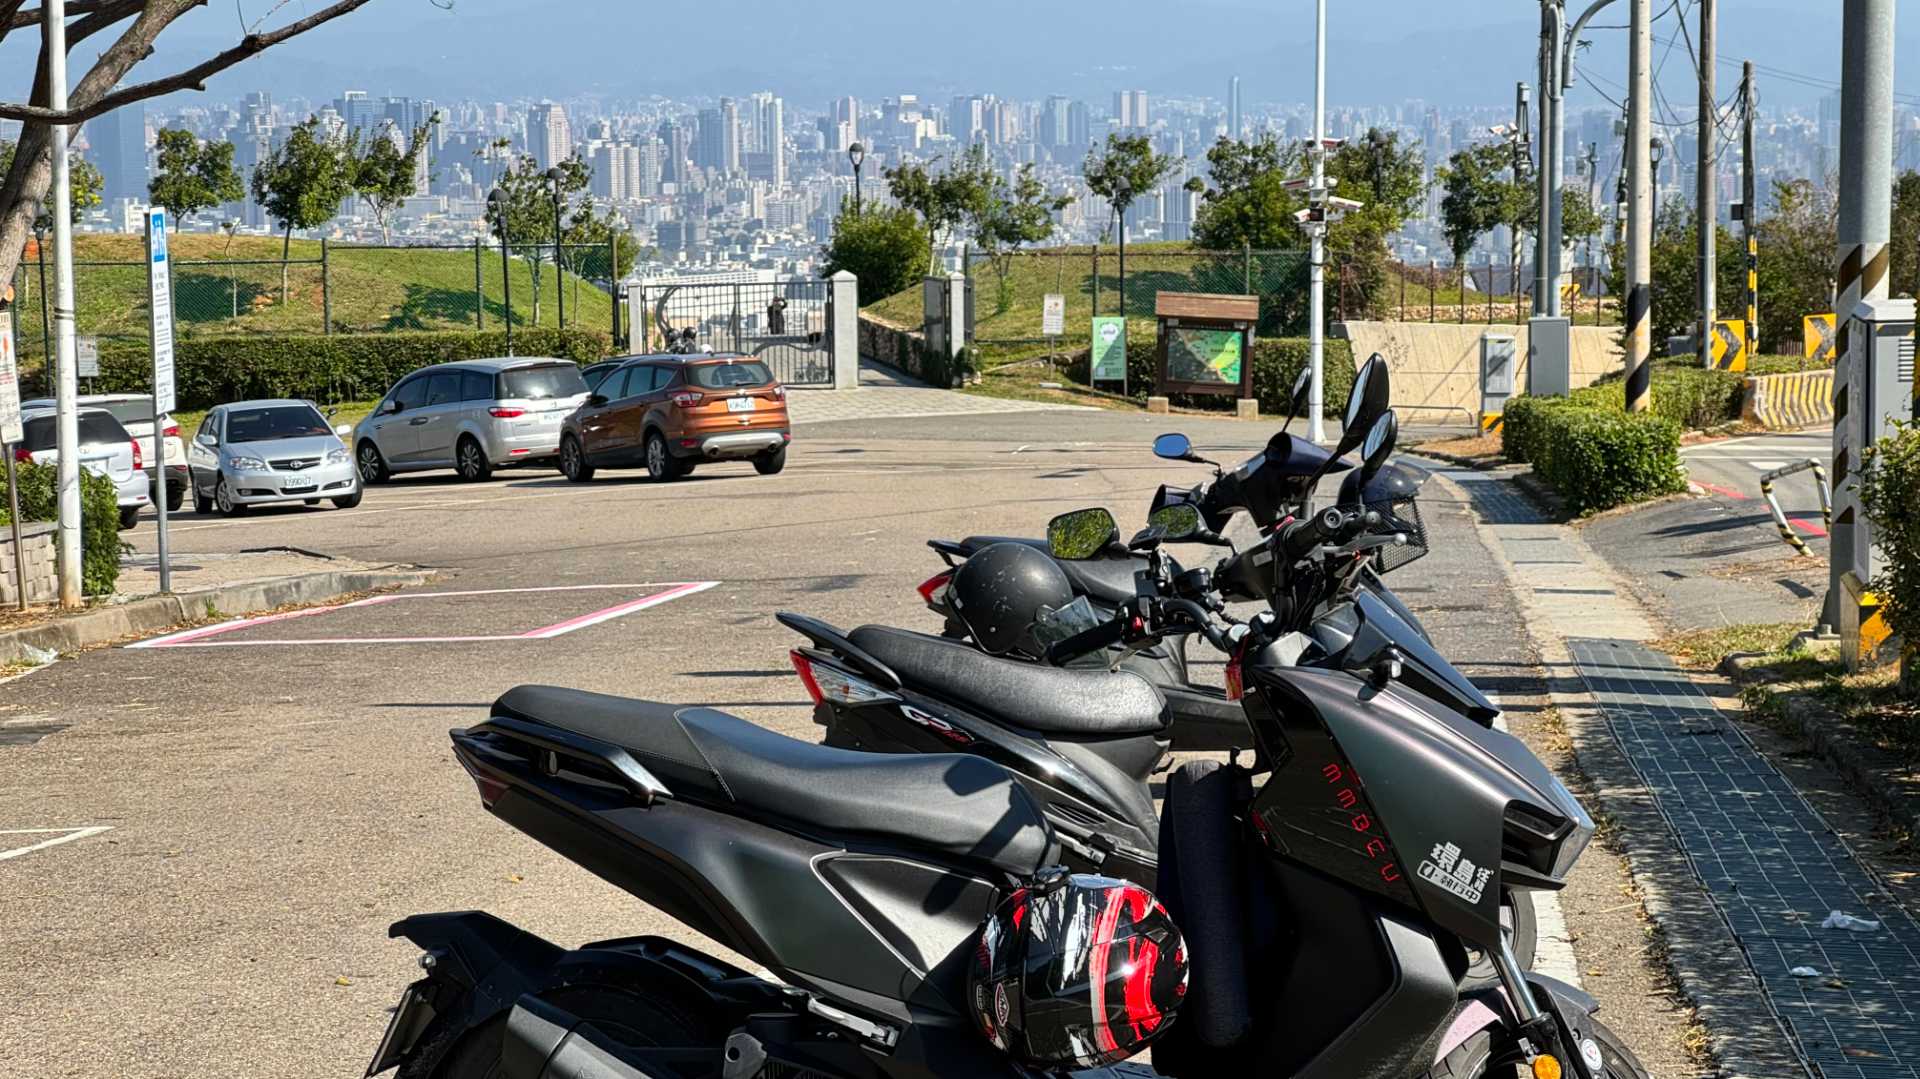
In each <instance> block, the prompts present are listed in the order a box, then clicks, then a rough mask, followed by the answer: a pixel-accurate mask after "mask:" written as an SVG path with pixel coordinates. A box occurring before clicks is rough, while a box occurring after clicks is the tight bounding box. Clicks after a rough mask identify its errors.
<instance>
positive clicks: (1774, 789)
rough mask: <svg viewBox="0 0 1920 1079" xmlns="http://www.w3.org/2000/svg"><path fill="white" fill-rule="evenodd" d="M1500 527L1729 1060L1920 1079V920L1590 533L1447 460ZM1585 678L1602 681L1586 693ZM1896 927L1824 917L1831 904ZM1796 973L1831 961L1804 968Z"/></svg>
mask: <svg viewBox="0 0 1920 1079" xmlns="http://www.w3.org/2000/svg"><path fill="white" fill-rule="evenodd" d="M1440 474H1441V475H1443V476H1444V477H1446V478H1447V479H1448V480H1449V481H1451V482H1453V483H1455V484H1457V485H1458V486H1459V487H1460V488H1462V489H1463V490H1465V491H1466V492H1467V494H1468V496H1469V498H1470V499H1471V500H1472V502H1473V504H1474V506H1475V507H1476V509H1477V511H1478V512H1479V514H1480V517H1481V520H1482V525H1483V528H1484V529H1485V530H1486V531H1487V532H1488V533H1490V534H1491V535H1492V536H1493V537H1494V538H1495V539H1497V540H1498V545H1499V548H1500V550H1501V551H1502V552H1503V553H1504V555H1505V556H1506V561H1507V564H1508V565H1507V570H1508V576H1509V578H1510V580H1511V581H1512V582H1513V584H1514V587H1515V590H1516V592H1518V593H1519V594H1520V595H1521V598H1522V600H1523V602H1525V603H1526V604H1527V605H1528V608H1529V612H1530V615H1531V617H1532V632H1533V634H1534V636H1535V638H1536V642H1537V643H1538V644H1539V645H1540V650H1541V653H1542V658H1543V660H1544V661H1545V662H1546V663H1547V664H1548V665H1549V667H1550V668H1552V669H1557V670H1558V671H1561V672H1565V673H1564V674H1563V675H1561V676H1560V677H1559V678H1558V679H1557V684H1556V685H1555V687H1554V696H1555V700H1556V704H1557V705H1558V706H1559V707H1560V708H1561V710H1562V712H1563V714H1564V715H1565V718H1566V720H1567V725H1568V727H1569V730H1570V731H1571V732H1572V734H1573V736H1574V740H1575V743H1576V746H1577V747H1578V752H1579V755H1580V759H1581V762H1582V765H1583V767H1584V768H1586V770H1587V771H1588V772H1589V774H1590V775H1591V776H1592V778H1593V779H1594V781H1595V785H1596V786H1597V787H1599V788H1600V790H1601V801H1602V803H1603V804H1602V805H1601V806H1599V807H1596V808H1599V809H1601V810H1602V811H1604V812H1605V813H1606V814H1608V815H1609V816H1610V817H1612V818H1613V821H1612V823H1613V824H1614V826H1615V827H1617V828H1618V829H1619V831H1620V834H1621V835H1622V836H1623V837H1631V840H1630V848H1631V849H1630V860H1631V862H1632V864H1633V868H1634V875H1635V877H1636V880H1637V882H1638V883H1640V884H1641V885H1642V887H1643V889H1644V891H1645V893H1646V905H1647V908H1648V910H1649V912H1650V913H1651V914H1653V916H1654V917H1655V918H1656V919H1657V920H1658V921H1659V922H1660V924H1661V926H1662V928H1663V930H1664V931H1665V933H1666V936H1667V938H1668V942H1669V945H1670V952H1671V959H1672V962H1673V965H1674V968H1675V971H1676V973H1677V974H1678V975H1679V977H1680V980H1681V983H1682V985H1683V986H1684V987H1685V989H1686V991H1687V993H1688V995H1689V996H1690V997H1692V998H1693V1000H1694V1001H1695V1003H1696V1004H1698V1005H1699V1007H1700V1011H1701V1018H1702V1020H1703V1021H1704V1022H1705V1023H1706V1025H1707V1027H1708V1032H1709V1036H1710V1038H1711V1039H1712V1042H1713V1047H1714V1050H1715V1052H1716V1054H1717V1055H1718V1056H1719V1058H1720V1060H1721V1062H1722V1064H1723V1066H1724V1067H1725V1069H1726V1072H1727V1074H1729V1075H1736V1076H1748V1077H1752V1079H1779V1077H1783V1076H1789V1075H1808V1076H1818V1077H1820V1079H1891V1077H1895V1076H1901V1077H1911V1076H1916V1075H1920V1021H1916V1016H1915V1014H1914V1010H1915V1008H1916V1007H1920V925H1916V924H1915V922H1914V921H1913V919H1912V918H1910V917H1909V916H1908V915H1907V914H1906V912H1905V911H1904V910H1902V909H1900V908H1899V907H1898V906H1897V905H1896V904H1894V903H1893V902H1892V901H1891V900H1890V899H1889V898H1887V897H1886V896H1885V894H1884V888H1882V887H1881V886H1880V885H1879V884H1878V882H1877V880H1876V878H1875V877H1874V875H1873V873H1872V871H1871V870H1870V869H1869V868H1868V867H1867V866H1866V865H1864V864H1863V863H1862V862H1861V860H1860V859H1859V858H1858V857H1857V856H1856V855H1855V854H1854V852H1853V851H1851V850H1850V849H1848V847H1847V846H1846V844H1845V843H1844V842H1843V841H1842V840H1841V838H1840V837H1839V835H1838V834H1837V833H1836V831H1835V829H1834V828H1833V827H1832V826H1831V825H1830V824H1829V823H1828V821H1827V820H1826V819H1825V818H1824V817H1823V816H1822V815H1821V813H1820V812H1819V811H1818V810H1817V809H1815V808H1814V806H1813V805H1811V804H1810V803H1809V802H1808V801H1807V800H1806V799H1805V798H1804V797H1802V796H1801V794H1800V793H1799V792H1798V791H1797V790H1796V789H1795V788H1794V787H1793V785H1792V784H1791V782H1789V781H1788V780H1787V778H1786V777H1785V776H1783V775H1782V774H1781V773H1780V772H1779V770H1778V769H1776V768H1775V767H1774V765H1773V763H1772V762H1771V761H1769V760H1768V759H1767V758H1766V757H1765V756H1764V755H1762V754H1761V753H1760V752H1759V750H1758V749H1757V748H1756V747H1755V746H1754V745H1753V743H1752V742H1751V741H1749V740H1748V738H1747V737H1746V735H1745V734H1744V732H1743V731H1742V730H1741V729H1740V727H1739V725H1738V724H1736V723H1734V722H1732V721H1731V720H1730V719H1729V718H1728V717H1727V716H1725V715H1723V714H1722V713H1721V712H1720V710H1719V709H1718V708H1717V707H1716V706H1715V704H1714V702H1713V701H1712V700H1711V699H1710V698H1708V696H1707V695H1706V694H1705V693H1704V692H1703V691H1702V689H1701V688H1700V687H1699V686H1698V685H1696V684H1695V683H1694V681H1693V680H1692V679H1691V678H1689V677H1688V676H1687V675H1686V674H1685V673H1684V672H1681V671H1679V670H1677V669H1676V668H1674V666H1673V664H1672V663H1671V662H1670V661H1668V660H1667V659H1666V657H1664V656H1662V655H1660V654H1658V653H1655V652H1653V651H1652V650H1651V649H1649V648H1647V647H1646V646H1645V644H1644V643H1643V642H1645V641H1647V640H1650V639H1652V638H1653V637H1654V636H1656V633H1655V631H1654V628H1653V626H1652V625H1651V623H1650V622H1649V621H1648V619H1647V618H1646V616H1645V614H1644V613H1643V612H1642V611H1641V609H1640V607H1639V605H1638V603H1636V602H1635V601H1633V600H1632V599H1631V598H1629V597H1628V596H1627V595H1626V594H1625V593H1624V592H1623V590H1622V589H1621V588H1620V587H1619V585H1618V583H1617V582H1616V580H1615V579H1614V577H1613V576H1612V575H1611V574H1610V573H1609V572H1608V571H1607V569H1606V567H1605V563H1604V562H1603V561H1602V560H1601V559H1600V558H1599V557H1598V556H1597V555H1596V554H1595V553H1594V552H1593V551H1592V550H1591V549H1590V548H1588V546H1587V544H1586V543H1585V541H1584V540H1583V539H1582V538H1581V536H1580V534H1579V533H1578V532H1576V531H1575V530H1573V529H1569V528H1565V527H1562V526H1557V525H1553V524H1551V523H1549V522H1547V521H1546V520H1545V518H1544V517H1543V516H1542V515H1540V514H1539V513H1538V512H1537V511H1536V510H1535V509H1534V508H1533V506H1532V504H1531V503H1530V502H1528V501H1527V500H1526V499H1524V498H1523V497H1521V496H1520V494H1519V492H1518V490H1517V489H1516V488H1515V486H1514V485H1513V484H1512V483H1511V482H1509V481H1508V480H1507V478H1506V477H1505V476H1503V475H1502V474H1500V473H1480V472H1471V471H1466V470H1453V469H1443V470H1441V473H1440ZM1583 690H1584V692H1582V691H1583ZM1835 910H1838V911H1844V912H1846V913H1848V914H1851V915H1856V916H1859V917H1862V918H1867V919H1871V920H1874V921H1878V922H1879V923H1880V926H1879V928H1878V929H1877V930H1875V931H1873V932H1867V933H1855V932H1849V931H1847V930H1845V929H1826V928H1822V927H1821V923H1822V921H1823V920H1825V919H1826V918H1827V915H1828V914H1829V912H1831V911H1835ZM1795 969H1801V970H1803V971H1805V970H1813V971H1815V972H1817V973H1815V974H1814V975H1811V976H1795V975H1794V974H1793V971H1794V970H1795Z"/></svg>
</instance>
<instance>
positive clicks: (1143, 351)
mask: <svg viewBox="0 0 1920 1079" xmlns="http://www.w3.org/2000/svg"><path fill="white" fill-rule="evenodd" d="M1310 352H1311V343H1310V342H1308V341H1307V340H1306V339H1305V338H1300V337H1276V338H1262V339H1258V340H1255V341H1254V343H1253V393H1254V396H1255V397H1256V398H1258V399H1259V401H1260V414H1261V415H1263V416H1285V415H1286V414H1287V409H1288V408H1289V407H1291V406H1292V403H1293V379H1294V376H1296V375H1298V374H1299V373H1300V370H1301V369H1302V368H1304V367H1306V366H1307V363H1308V360H1309V358H1310ZM1091 357H1092V353H1091V352H1089V351H1085V350H1082V351H1080V352H1078V353H1076V354H1075V355H1074V357H1073V359H1072V360H1071V361H1070V362H1069V363H1068V364H1067V370H1066V373H1067V377H1068V378H1071V379H1073V380H1074V381H1076V382H1080V383H1086V382H1087V368H1088V365H1089V364H1090V362H1091ZM1323 363H1324V366H1325V375H1326V380H1327V385H1326V402H1325V406H1326V414H1327V415H1329V416H1332V417H1335V418H1338V417H1339V416H1340V414H1341V413H1343V412H1345V411H1346V409H1347V395H1348V394H1349V393H1351V392H1352V390H1353V376H1354V374H1355V368H1354V363H1353V345H1352V344H1351V343H1350V342H1347V341H1344V340H1340V339H1338V338H1328V339H1327V342H1326V348H1325V358H1324V360H1323ZM1159 365H1160V356H1159V352H1158V351H1157V346H1156V345H1155V344H1154V343H1153V342H1151V341H1134V342H1130V343H1129V344H1128V345H1127V392H1128V394H1129V395H1130V396H1132V397H1133V398H1134V399H1135V400H1137V401H1145V400H1146V399H1147V397H1148V396H1150V395H1151V394H1152V393H1153V379H1154V375H1155V374H1156V373H1157V372H1158V368H1159ZM1173 403H1174V404H1175V405H1178V406H1180V407H1182V408H1221V409H1231V408H1232V407H1233V398H1231V397H1215V396H1210V395H1205V394H1175V395H1174V396H1173Z"/></svg>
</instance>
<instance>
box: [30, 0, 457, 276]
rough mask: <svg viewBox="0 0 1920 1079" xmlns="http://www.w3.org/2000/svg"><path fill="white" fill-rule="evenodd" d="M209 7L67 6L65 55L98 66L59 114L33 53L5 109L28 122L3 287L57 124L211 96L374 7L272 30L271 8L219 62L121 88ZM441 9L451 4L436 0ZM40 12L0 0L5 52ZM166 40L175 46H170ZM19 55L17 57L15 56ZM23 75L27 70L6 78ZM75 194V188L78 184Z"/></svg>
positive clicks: (38, 192)
mask: <svg viewBox="0 0 1920 1079" xmlns="http://www.w3.org/2000/svg"><path fill="white" fill-rule="evenodd" d="M203 2H204V0H72V2H70V3H68V4H67V16H68V23H67V28H66V38H67V50H68V55H69V56H70V57H72V58H74V59H76V60H79V59H80V58H81V57H87V56H91V57H92V58H93V59H92V60H91V62H86V61H81V62H78V63H75V64H74V65H73V68H72V71H71V74H70V78H71V77H72V76H77V78H74V79H73V80H72V82H71V92H70V93H69V95H68V97H67V107H66V108H65V109H54V108H52V107H50V106H49V104H48V102H49V101H50V98H49V94H48V85H47V71H46V57H47V50H46V49H44V48H39V49H36V50H35V52H36V54H37V55H38V57H39V59H38V61H37V62H36V65H35V67H34V69H33V76H32V80H31V82H30V83H29V84H28V90H27V100H26V101H25V102H10V101H0V120H18V121H20V122H21V125H22V126H21V131H20V143H19V153H18V154H16V155H15V157H14V159H13V161H12V162H11V164H10V166H9V167H8V168H7V170H6V174H5V177H4V179H0V281H6V280H10V279H11V278H12V276H13V272H14V269H15V267H17V266H18V265H19V261H20V252H21V250H22V249H23V247H24V246H25V243H26V238H27V233H28V232H29V231H30V230H31V228H32V225H33V219H34V217H35V216H37V215H38V214H39V213H40V212H41V203H42V202H43V201H44V200H45V198H46V196H47V190H48V188H49V186H50V185H51V183H52V180H53V154H52V146H53V131H52V127H51V126H50V125H53V124H61V125H65V126H68V127H72V126H77V125H79V124H81V123H82V122H84V121H86V120H89V119H92V118H93V117H95V116H99V115H101V114H102V113H106V112H111V111H112V110H114V109H117V108H119V107H121V106H123V105H130V104H132V103H134V102H136V101H144V100H146V99H148V98H153V97H159V96H161V95H162V94H169V93H173V92H175V91H178V90H199V89H204V88H205V85H206V80H207V79H208V78H210V77H212V76H213V75H215V74H218V73H219V72H222V71H225V70H226V69H228V68H230V67H232V66H234V65H235V64H238V63H240V62H241V61H243V60H246V59H248V58H249V57H252V56H256V55H258V54H259V53H261V52H264V51H265V50H267V49H269V48H272V47H273V46H275V45H278V44H279V43H281V42H283V41H287V40H289V39H291V38H294V37H297V36H299V35H301V34H303V33H306V32H307V31H308V30H311V29H313V28H315V27H317V26H322V25H324V24H326V23H329V22H332V21H333V20H335V19H337V18H339V17H341V16H342V15H346V14H348V13H350V12H353V11H355V10H358V9H359V8H360V7H361V6H362V5H364V4H366V3H367V0H334V2H332V3H326V4H323V5H320V6H318V7H317V8H315V9H313V10H312V11H311V13H309V14H303V15H301V16H300V17H299V18H297V19H293V20H291V21H289V22H286V23H283V24H280V25H278V26H275V27H272V28H268V27H267V26H266V22H267V20H268V19H270V18H273V17H274V16H275V15H276V14H278V13H279V12H281V11H282V10H283V9H284V8H285V7H286V5H284V4H279V3H276V4H273V5H272V6H271V7H270V8H269V9H268V11H267V14H266V15H264V16H262V17H261V18H260V19H258V20H256V21H255V22H254V23H253V24H252V25H250V26H247V27H245V28H244V29H243V30H242V32H241V37H240V39H239V40H238V41H237V42H235V43H234V44H233V45H231V46H228V47H227V48H225V49H223V50H221V51H219V52H216V53H213V54H212V55H210V56H208V57H206V58H205V59H203V60H201V61H200V62H198V63H196V64H193V65H192V66H190V67H186V68H183V69H181V70H179V71H176V72H173V73H172V74H168V75H163V76H161V77H159V78H154V79H150V80H148V81H145V82H139V83H133V84H131V85H125V86H123V85H121V80H123V79H124V78H125V77H126V76H127V74H128V73H129V72H130V71H132V69H133V67H134V65H135V64H137V63H139V62H141V61H142V60H145V59H147V58H148V57H150V56H152V55H154V53H155V48H154V42H155V41H156V40H157V39H158V38H159V37H160V35H161V34H162V33H163V32H164V31H165V30H166V29H167V28H168V27H170V26H172V25H173V24H174V22H175V21H176V20H178V19H179V18H180V17H181V16H183V15H185V14H186V13H188V12H190V11H193V10H195V9H197V8H199V7H201V6H203ZM435 2H436V3H438V4H441V5H444V4H445V3H446V2H448V0H435ZM39 24H40V10H39V9H38V8H29V9H26V10H22V4H21V2H20V0H0V43H3V42H4V41H5V40H6V38H7V37H8V36H10V35H11V34H12V33H13V32H15V31H19V30H25V29H31V28H34V27H37V26H38V25H39ZM116 27H118V28H119V29H118V31H117V33H118V36H117V37H115V38H114V39H113V40H112V41H111V42H109V43H108V44H106V46H105V47H104V48H99V47H87V48H82V47H81V46H82V44H83V43H84V42H86V41H87V40H88V39H89V38H92V37H93V36H95V35H97V34H100V33H102V32H105V31H109V30H113V29H114V28H116ZM168 40H169V41H171V40H172V38H169V39H168ZM15 55H19V53H18V51H16V53H15ZM9 70H10V71H18V72H20V73H22V74H23V75H24V73H25V71H26V68H25V67H24V66H20V65H15V67H13V68H11V69H9ZM75 186H76V187H77V186H78V185H75Z"/></svg>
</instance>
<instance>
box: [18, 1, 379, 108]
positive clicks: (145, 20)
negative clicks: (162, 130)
mask: <svg viewBox="0 0 1920 1079" xmlns="http://www.w3.org/2000/svg"><path fill="white" fill-rule="evenodd" d="M115 2H116V0H102V4H101V6H102V7H106V6H109V5H111V4H114V3H115ZM200 2H202V0H185V2H184V3H181V4H178V5H174V6H172V7H168V6H167V5H150V6H148V7H146V8H145V9H144V10H143V11H142V13H141V17H140V18H139V19H138V20H136V21H135V23H134V25H133V26H132V27H130V28H129V29H128V30H127V32H126V33H125V34H123V35H122V36H121V38H120V40H119V41H118V42H115V43H114V46H113V48H112V49H110V50H109V53H112V52H115V51H117V50H121V49H122V48H123V47H138V48H139V50H140V56H138V57H135V60H136V62H137V60H138V59H140V58H142V57H144V56H145V55H146V54H147V53H148V52H150V51H152V48H153V39H154V38H155V37H158V36H159V34H160V31H161V30H162V29H164V28H165V27H166V25H167V24H169V23H171V22H172V21H173V20H174V19H175V18H177V17H178V16H179V15H180V14H181V13H182V12H183V11H184V10H185V9H186V8H188V7H195V6H198V4H199V3H200ZM366 3H367V0H336V2H335V3H332V4H329V5H327V6H326V7H324V8H321V9H320V10H319V11H316V12H314V13H313V14H311V15H308V16H307V17H306V18H303V19H299V20H296V21H294V22H290V23H288V24H287V25H285V26H283V27H280V28H279V29H277V30H272V31H269V32H267V33H264V34H248V35H247V36H246V37H244V38H242V39H241V40H240V43H239V44H237V45H234V46H233V47H232V48H229V49H227V50H225V51H223V52H220V53H216V54H215V55H213V56H211V57H208V58H207V59H206V60H203V61H201V62H200V63H198V64H195V65H194V66H192V67H190V68H188V69H186V70H185V71H182V72H179V73H177V74H174V75H169V76H167V77H165V78H161V79H154V80H152V81H151V82H143V83H136V84H135V85H133V86H128V87H124V88H122V89H119V90H114V91H112V92H111V93H99V92H98V91H96V93H94V94H89V93H86V92H85V90H84V87H85V85H86V81H87V80H84V79H83V80H82V83H81V87H78V88H76V90H75V93H74V94H73V96H72V98H71V107H69V108H68V109H66V110H65V111H64V112H62V111H58V110H55V109H50V108H46V107H43V106H37V105H20V104H14V103H11V102H0V119H7V120H21V121H25V122H29V123H39V124H77V123H80V122H81V121H83V120H90V119H92V118H93V117H95V116H98V115H100V114H101V113H105V112H111V111H113V110H114V109H117V108H119V107H120V106H122V105H127V104H131V103H132V102H135V101H143V100H145V99H147V98H150V97H159V96H160V95H162V94H170V93H172V92H174V91H176V90H204V89H206V80H207V79H208V78H210V77H212V76H214V75H216V74H219V73H220V72H222V71H225V70H226V69H227V68H230V67H232V66H233V65H235V64H237V63H240V62H241V61H242V60H245V59H247V58H249V57H252V56H255V55H257V54H259V53H261V52H264V51H266V50H267V49H270V48H272V47H273V46H275V45H278V44H280V43H281V42H282V41H286V40H287V39H289V38H292V37H297V36H299V35H300V34H303V33H306V32H307V31H308V30H311V29H313V28H314V27H316V26H320V25H322V24H324V23H328V22H331V21H333V20H334V19H337V18H339V17H340V16H342V15H345V14H348V13H349V12H352V11H355V10H358V9H359V8H360V7H362V6H364V5H365V4H366ZM156 8H160V9H161V10H159V11H157V12H156V10H155V9H156ZM148 24H152V25H148ZM105 59H106V57H105V56H103V57H102V63H101V64H100V65H96V66H95V68H94V71H92V72H88V77H89V78H91V77H92V75H93V74H94V72H98V71H100V70H101V69H102V67H104V66H105ZM127 66H128V67H131V66H132V65H131V64H129V65H127ZM121 73H122V74H124V73H125V72H124V69H122V71H121ZM114 81H118V79H117V77H116V79H115V80H114ZM108 85H111V83H109V84H108Z"/></svg>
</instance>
